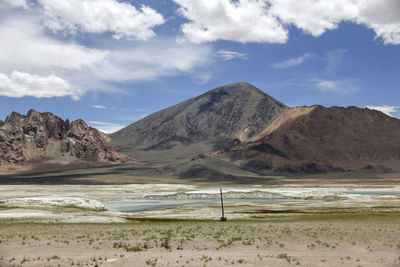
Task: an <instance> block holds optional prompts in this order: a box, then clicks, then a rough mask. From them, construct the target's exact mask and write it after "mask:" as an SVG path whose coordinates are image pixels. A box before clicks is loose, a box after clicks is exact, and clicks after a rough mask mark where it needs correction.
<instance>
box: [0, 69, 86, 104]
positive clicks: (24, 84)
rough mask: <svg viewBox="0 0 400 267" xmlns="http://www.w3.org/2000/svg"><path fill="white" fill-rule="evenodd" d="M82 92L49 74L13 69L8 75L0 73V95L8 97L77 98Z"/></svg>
mask: <svg viewBox="0 0 400 267" xmlns="http://www.w3.org/2000/svg"><path fill="white" fill-rule="evenodd" d="M81 94H82V92H81V91H80V90H79V89H76V88H73V87H72V86H71V85H70V84H69V83H68V82H67V81H65V80H63V79H61V78H60V77H57V76H55V75H50V76H48V77H41V76H38V75H31V74H29V73H23V72H17V71H14V72H13V73H12V74H11V75H10V76H7V75H5V74H2V73H0V95H2V96H8V97H23V96H33V97H37V98H42V97H44V98H47V97H62V96H70V97H71V98H73V99H79V97H80V95H81Z"/></svg>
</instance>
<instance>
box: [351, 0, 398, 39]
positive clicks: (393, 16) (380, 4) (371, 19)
mask: <svg viewBox="0 0 400 267" xmlns="http://www.w3.org/2000/svg"><path fill="white" fill-rule="evenodd" d="M357 2H358V6H359V15H358V17H357V22H358V23H361V24H365V25H366V26H367V27H369V28H371V29H373V30H374V31H375V34H376V38H382V39H383V42H384V43H385V44H394V45H398V44H400V1H398V0H380V1H376V0H358V1H357Z"/></svg>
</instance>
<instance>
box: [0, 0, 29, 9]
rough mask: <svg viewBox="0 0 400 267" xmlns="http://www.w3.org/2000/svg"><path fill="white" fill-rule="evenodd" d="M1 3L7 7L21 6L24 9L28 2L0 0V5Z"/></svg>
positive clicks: (23, 0)
mask: <svg viewBox="0 0 400 267" xmlns="http://www.w3.org/2000/svg"><path fill="white" fill-rule="evenodd" d="M3 5H8V6H9V7H22V8H24V9H27V8H28V4H27V3H26V1H25V0H0V7H2V6H3Z"/></svg>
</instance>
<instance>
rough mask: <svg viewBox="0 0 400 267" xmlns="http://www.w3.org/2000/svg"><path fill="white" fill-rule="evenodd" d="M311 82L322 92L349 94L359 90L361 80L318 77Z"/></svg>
mask: <svg viewBox="0 0 400 267" xmlns="http://www.w3.org/2000/svg"><path fill="white" fill-rule="evenodd" d="M311 83H312V84H314V86H315V89H317V90H318V91H321V92H331V93H339V94H344V95H348V94H352V93H354V92H356V91H357V90H359V82H358V81H357V80H354V79H342V80H326V79H319V78H317V79H312V80H311Z"/></svg>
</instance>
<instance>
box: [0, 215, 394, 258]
mask: <svg viewBox="0 0 400 267" xmlns="http://www.w3.org/2000/svg"><path fill="white" fill-rule="evenodd" d="M293 265H299V266H399V265H400V214H398V213H397V214H386V215H379V216H377V215H362V216H354V215H341V216H335V217H330V216H325V215H323V216H303V217H301V218H300V217H293V216H287V217H285V218H282V217H279V218H275V219H272V218H271V219H270V220H256V221H254V220H253V221H249V220H236V221H235V220H231V221H229V220H228V221H227V222H223V223H221V222H218V221H180V220H176V221H162V220H161V221H157V220H149V221H143V220H132V221H130V222H129V223H117V224H37V223H33V224H30V223H11V221H4V220H3V221H2V223H1V225H0V266H293Z"/></svg>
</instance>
